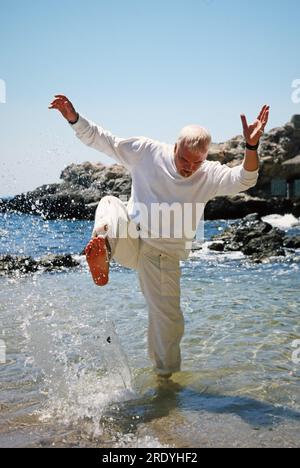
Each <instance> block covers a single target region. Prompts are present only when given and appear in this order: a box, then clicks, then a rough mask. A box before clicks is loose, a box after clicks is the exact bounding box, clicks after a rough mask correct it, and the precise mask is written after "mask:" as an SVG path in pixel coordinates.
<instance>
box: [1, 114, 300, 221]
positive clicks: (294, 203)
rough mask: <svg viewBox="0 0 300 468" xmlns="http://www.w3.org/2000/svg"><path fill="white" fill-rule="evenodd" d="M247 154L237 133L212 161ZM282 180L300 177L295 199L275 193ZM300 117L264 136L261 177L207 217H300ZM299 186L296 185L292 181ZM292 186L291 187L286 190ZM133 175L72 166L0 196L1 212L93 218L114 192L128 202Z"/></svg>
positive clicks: (231, 161) (212, 206)
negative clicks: (55, 178)
mask: <svg viewBox="0 0 300 468" xmlns="http://www.w3.org/2000/svg"><path fill="white" fill-rule="evenodd" d="M244 153H245V143H244V138H243V137H242V136H241V135H240V136H236V137H234V138H232V139H230V140H229V141H227V142H225V143H219V144H213V145H212V147H211V150H210V153H209V159H210V160H218V161H220V162H222V163H224V164H227V165H228V166H230V167H234V166H236V165H238V164H241V162H242V160H243V157H244ZM276 178H279V179H281V180H283V181H287V184H289V183H291V181H295V180H297V184H296V185H295V187H296V188H293V190H292V189H291V190H292V192H293V193H290V197H289V198H287V197H285V196H282V197H279V196H272V193H271V183H272V181H273V180H274V179H276ZM298 179H300V115H294V116H293V117H292V119H291V121H290V122H288V123H287V124H285V125H284V126H283V127H278V128H274V129H272V130H270V131H269V132H268V133H266V134H265V135H263V137H262V139H261V145H260V176H259V179H258V183H257V185H256V187H253V188H251V189H250V190H249V191H248V192H246V193H243V194H240V195H238V196H235V197H217V198H215V199H214V200H211V201H210V202H209V203H208V204H207V207H206V213H205V215H206V219H237V218H241V217H243V216H246V215H248V214H249V213H253V212H257V213H259V214H260V215H261V216H264V215H267V214H275V213H278V214H285V213H292V214H293V215H294V216H296V217H299V216H300V194H299V193H298V187H300V180H298ZM293 187H294V185H293ZM288 191H289V189H288V188H287V190H286V192H288ZM130 192H131V176H130V174H129V173H128V171H127V170H126V169H125V168H124V167H122V166H120V165H118V164H114V165H112V166H104V165H103V164H101V163H97V164H93V163H90V162H85V163H83V164H79V165H75V164H71V165H70V166H68V167H66V168H65V169H64V170H63V172H62V174H61V183H56V184H50V185H43V186H42V187H39V188H37V189H36V190H34V191H32V192H28V193H26V194H21V195H17V196H15V197H14V198H12V199H10V200H0V211H2V212H3V211H20V212H23V213H31V214H35V215H41V216H43V217H44V218H46V219H56V218H60V219H87V220H92V219H93V218H94V213H95V210H96V207H97V204H98V202H99V200H100V199H101V198H102V197H104V196H105V195H114V196H116V197H120V198H122V199H123V200H124V201H126V200H128V199H129V197H130Z"/></svg>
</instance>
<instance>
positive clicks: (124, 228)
mask: <svg viewBox="0 0 300 468" xmlns="http://www.w3.org/2000/svg"><path fill="white" fill-rule="evenodd" d="M105 225H106V227H107V231H104V230H102V229H101V228H102V227H103V226H105ZM97 235H106V236H107V239H108V241H109V245H110V247H111V257H112V258H113V259H114V260H115V261H117V262H118V263H120V264H121V265H122V266H124V267H127V268H133V269H135V270H137V272H138V277H139V282H140V286H141V290H142V292H143V295H144V297H145V300H146V303H147V306H148V317H149V326H148V351H149V357H150V359H151V361H152V362H153V364H154V370H155V372H156V373H157V374H159V375H164V374H169V373H173V372H178V371H179V370H180V364H181V355H180V341H181V338H182V336H183V332H184V319H183V314H182V311H181V308H180V276H181V272H180V265H179V260H178V259H177V258H176V257H174V256H171V255H167V254H165V253H163V252H161V251H160V250H158V249H156V248H155V247H153V246H151V245H149V244H148V243H147V242H146V241H145V240H143V239H142V238H141V237H140V236H139V231H138V228H137V226H136V225H135V224H134V223H133V222H132V221H130V218H129V216H128V212H127V209H126V206H125V205H124V203H123V202H122V201H121V200H119V199H118V198H116V197H113V196H107V197H104V198H102V200H101V201H100V203H99V205H98V208H97V211H96V217H95V226H94V230H93V236H97Z"/></svg>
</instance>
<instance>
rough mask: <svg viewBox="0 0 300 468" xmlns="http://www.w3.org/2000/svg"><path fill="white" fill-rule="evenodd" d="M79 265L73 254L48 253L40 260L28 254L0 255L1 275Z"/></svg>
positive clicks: (54, 269) (60, 268) (53, 269)
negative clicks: (22, 255)
mask: <svg viewBox="0 0 300 468" xmlns="http://www.w3.org/2000/svg"><path fill="white" fill-rule="evenodd" d="M79 265H80V263H79V262H78V261H77V260H75V259H74V258H73V257H72V255H48V256H46V257H42V258H40V259H38V260H35V259H33V258H32V257H26V256H24V257H21V256H12V255H2V256H0V276H3V275H14V274H21V275H24V274H27V273H35V272H37V271H59V270H65V269H69V268H75V267H78V266H79Z"/></svg>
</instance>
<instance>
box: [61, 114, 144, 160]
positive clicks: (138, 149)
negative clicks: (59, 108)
mask: <svg viewBox="0 0 300 468" xmlns="http://www.w3.org/2000/svg"><path fill="white" fill-rule="evenodd" d="M70 125H71V127H72V128H73V130H75V132H76V136H77V138H79V140H81V141H82V142H83V143H84V144H86V145H87V146H90V147H91V148H94V149H96V150H98V151H100V152H101V153H104V154H106V155H107V156H110V157H112V158H113V159H115V160H116V161H117V162H119V163H120V164H123V165H124V166H125V167H127V168H128V169H130V168H131V167H133V166H135V165H136V164H137V163H138V161H139V160H140V159H141V157H142V156H143V153H144V152H145V150H146V148H147V146H149V145H150V144H151V140H148V139H147V138H145V137H133V138H129V139H124V138H119V137H116V136H114V135H112V134H111V133H110V132H109V131H108V130H104V129H103V128H102V127H100V126H98V125H96V124H95V123H93V122H91V121H89V120H87V119H86V118H85V117H83V116H82V115H79V119H78V121H77V122H76V123H75V124H70Z"/></svg>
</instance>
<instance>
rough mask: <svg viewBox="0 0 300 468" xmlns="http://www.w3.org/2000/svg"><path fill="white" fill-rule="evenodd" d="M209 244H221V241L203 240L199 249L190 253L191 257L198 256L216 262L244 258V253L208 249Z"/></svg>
mask: <svg viewBox="0 0 300 468" xmlns="http://www.w3.org/2000/svg"><path fill="white" fill-rule="evenodd" d="M211 244H222V241H209V242H204V244H203V245H202V249H201V250H195V251H193V252H192V253H191V257H192V258H199V259H201V260H205V261H211V260H215V261H217V262H223V261H225V260H242V259H243V258H245V255H244V254H243V253H242V252H240V251H237V252H218V251H215V250H210V249H209V246H210V245H211Z"/></svg>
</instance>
